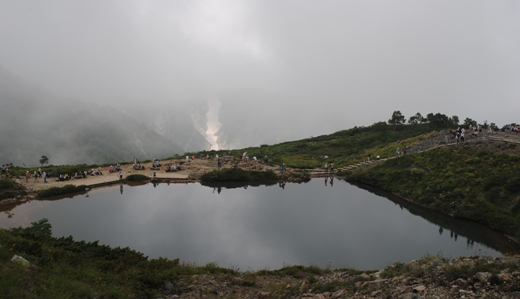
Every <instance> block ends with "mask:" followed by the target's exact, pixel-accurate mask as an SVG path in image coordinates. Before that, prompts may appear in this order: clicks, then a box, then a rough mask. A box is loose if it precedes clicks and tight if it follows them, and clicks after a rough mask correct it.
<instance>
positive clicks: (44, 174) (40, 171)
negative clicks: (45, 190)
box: [2, 166, 51, 183]
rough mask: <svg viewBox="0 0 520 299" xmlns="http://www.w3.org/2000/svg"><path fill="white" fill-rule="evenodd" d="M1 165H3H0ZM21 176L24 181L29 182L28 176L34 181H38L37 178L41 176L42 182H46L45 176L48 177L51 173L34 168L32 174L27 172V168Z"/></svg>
mask: <svg viewBox="0 0 520 299" xmlns="http://www.w3.org/2000/svg"><path fill="white" fill-rule="evenodd" d="M2 167H3V166H2ZM23 176H24V177H25V181H26V182H29V178H30V177H34V181H35V182H39V181H40V180H39V179H40V178H42V177H43V182H44V183H47V178H48V177H50V176H51V175H50V173H47V172H45V171H42V169H41V168H38V170H35V171H34V172H33V173H32V174H31V173H29V171H28V170H27V171H26V172H25V173H24V174H23Z"/></svg>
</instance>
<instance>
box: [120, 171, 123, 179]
mask: <svg viewBox="0 0 520 299" xmlns="http://www.w3.org/2000/svg"><path fill="white" fill-rule="evenodd" d="M119 180H120V181H122V180H123V170H119Z"/></svg>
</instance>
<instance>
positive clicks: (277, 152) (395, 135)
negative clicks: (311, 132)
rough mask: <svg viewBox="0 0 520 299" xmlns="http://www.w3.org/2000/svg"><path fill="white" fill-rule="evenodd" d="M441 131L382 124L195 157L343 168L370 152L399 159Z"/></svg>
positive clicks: (423, 127) (204, 153)
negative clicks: (405, 149)
mask: <svg viewBox="0 0 520 299" xmlns="http://www.w3.org/2000/svg"><path fill="white" fill-rule="evenodd" d="M439 129H445V128H439V127H435V126H432V125H431V124H416V125H404V126H399V127H398V128H397V129H396V128H395V127H394V126H390V125H387V124H386V123H384V122H379V123H375V124H374V125H372V126H369V127H354V128H352V129H349V130H343V131H339V132H336V133H333V134H329V135H322V136H318V137H312V138H307V139H302V140H297V141H289V142H284V143H279V144H275V145H268V146H260V147H249V148H244V149H239V150H222V151H208V152H206V151H205V152H202V153H196V154H195V153H194V155H196V156H199V155H200V154H202V155H206V154H209V155H211V156H214V155H215V154H219V155H220V156H222V155H229V154H231V155H233V156H234V157H241V156H242V154H243V152H244V151H247V153H248V156H249V158H253V156H256V157H257V158H258V159H260V160H262V161H263V157H264V156H265V155H267V156H268V158H269V163H270V164H275V165H278V164H282V163H285V164H286V165H287V166H288V167H293V168H314V167H322V166H323V164H324V163H325V161H327V162H334V163H335V165H336V167H341V166H345V165H350V164H353V163H357V162H359V161H361V160H362V159H363V156H364V155H366V154H367V153H368V152H370V153H371V156H372V157H375V156H377V155H380V156H381V157H388V156H392V155H395V150H396V147H398V146H399V147H403V146H410V145H412V144H414V143H416V142H417V141H418V140H420V139H423V138H426V137H427V136H428V134H429V133H430V132H432V131H433V130H439ZM398 142H399V143H398ZM190 155H191V154H190ZM325 156H328V158H325Z"/></svg>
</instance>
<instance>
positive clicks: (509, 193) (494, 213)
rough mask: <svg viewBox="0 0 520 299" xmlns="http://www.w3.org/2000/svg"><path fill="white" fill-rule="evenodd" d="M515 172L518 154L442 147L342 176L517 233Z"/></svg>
mask: <svg viewBox="0 0 520 299" xmlns="http://www.w3.org/2000/svg"><path fill="white" fill-rule="evenodd" d="M519 174H520V156H519V155H517V154H509V153H504V152H500V151H495V152H494V151H489V150H482V149H479V148H472V147H456V148H454V147H447V148H439V149H435V150H431V151H427V152H423V153H420V154H414V155H405V156H403V157H400V158H397V159H393V160H389V161H387V162H385V163H383V164H381V165H379V166H376V167H373V168H371V169H368V170H364V171H361V170H359V171H355V172H353V173H349V174H347V177H348V180H349V181H354V182H361V183H365V184H369V185H372V186H376V187H378V188H381V189H383V190H387V191H391V192H393V193H396V194H399V195H402V196H403V197H406V198H408V199H411V200H412V201H414V202H416V203H418V204H421V205H424V206H427V207H429V208H432V209H434V210H439V211H442V212H444V213H448V214H452V215H454V216H457V217H462V218H467V219H471V220H475V221H478V222H480V223H484V224H486V225H488V226H490V227H492V228H494V229H498V230H501V231H504V232H507V233H508V234H511V235H513V236H517V237H520V203H519V199H520V175H519Z"/></svg>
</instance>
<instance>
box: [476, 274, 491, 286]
mask: <svg viewBox="0 0 520 299" xmlns="http://www.w3.org/2000/svg"><path fill="white" fill-rule="evenodd" d="M490 277H491V273H489V272H478V273H477V274H475V278H477V279H478V281H480V282H481V283H485V282H487V281H488V279H489V278H490Z"/></svg>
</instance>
